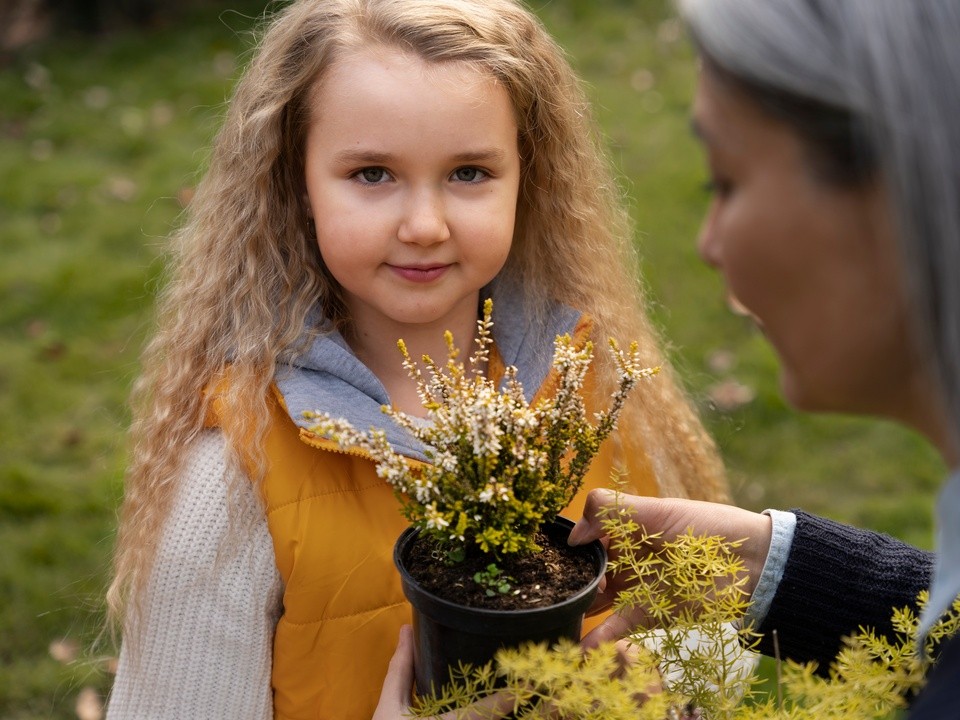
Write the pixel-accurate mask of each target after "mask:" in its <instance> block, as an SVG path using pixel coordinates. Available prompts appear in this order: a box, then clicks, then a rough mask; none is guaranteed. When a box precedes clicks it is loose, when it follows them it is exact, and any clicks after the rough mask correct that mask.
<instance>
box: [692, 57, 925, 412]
mask: <svg viewBox="0 0 960 720" xmlns="http://www.w3.org/2000/svg"><path fill="white" fill-rule="evenodd" d="M693 114H694V117H693V123H694V128H695V132H696V134H697V135H698V137H699V138H700V139H701V141H702V142H703V145H704V147H705V150H706V154H707V158H708V163H709V172H710V180H711V185H712V189H713V193H714V194H713V199H712V201H711V204H710V209H709V211H708V213H707V216H706V218H705V220H704V223H703V228H702V230H701V233H700V239H699V250H700V253H701V255H702V256H703V258H704V260H705V261H706V262H707V263H709V264H710V265H712V266H713V267H715V268H716V269H717V270H719V271H720V272H721V273H722V274H723V277H724V279H725V280H726V283H727V288H728V290H729V293H730V295H731V296H732V299H735V300H736V301H737V302H739V303H740V304H741V305H743V306H744V307H745V308H746V310H747V311H748V312H749V313H750V315H751V316H752V317H753V318H754V319H755V320H756V322H757V325H758V326H759V327H760V328H761V329H762V331H763V332H764V333H765V335H766V337H767V338H768V339H769V341H770V342H771V343H772V344H773V347H774V348H775V350H776V352H777V354H778V355H779V356H780V360H781V364H782V375H781V384H782V389H783V392H784V394H785V396H786V397H787V399H788V400H789V402H790V403H791V404H793V405H794V406H795V407H798V408H801V409H804V410H828V411H840V412H860V413H871V414H879V415H886V416H890V417H895V418H899V419H901V420H904V421H908V422H911V419H912V418H914V416H915V415H916V414H917V413H918V412H922V411H920V410H919V409H918V407H917V406H918V403H919V404H922V397H923V396H924V394H925V392H926V390H924V388H926V386H927V385H926V383H925V382H924V380H923V376H922V373H921V372H920V364H919V363H918V362H917V358H918V357H919V353H918V352H917V347H916V344H915V342H914V341H913V336H912V335H911V333H909V332H908V330H907V328H908V324H907V323H908V320H907V305H906V300H905V298H906V295H905V292H904V284H903V276H902V274H901V268H900V261H899V256H898V251H897V247H896V244H895V243H896V234H895V230H894V223H893V221H892V218H891V214H890V211H889V206H888V202H887V198H886V193H885V192H884V190H883V189H882V187H880V185H879V183H876V184H869V185H867V186H865V187H860V188H845V187H841V186H837V185H833V184H831V183H829V182H827V181H825V180H822V179H818V178H817V177H816V175H815V173H814V171H812V170H811V167H810V165H809V162H808V159H807V156H805V149H804V146H803V145H802V144H801V141H800V139H799V137H798V136H797V135H796V133H795V132H794V131H793V130H792V129H791V128H790V127H788V126H787V125H785V124H783V123H782V122H780V121H777V120H775V119H772V118H771V117H769V116H768V115H766V114H764V113H763V111H762V110H761V109H760V108H759V106H757V105H756V104H755V103H754V102H753V101H751V100H750V99H748V98H747V97H746V96H745V95H743V94H742V93H741V92H739V91H737V90H736V89H733V88H732V87H731V86H730V85H729V84H725V83H724V81H723V80H721V79H718V78H717V77H716V76H715V75H714V74H712V73H711V72H710V71H709V69H704V70H703V72H701V76H700V80H699V84H698V88H697V94H696V100H695V103H694V112H693ZM914 419H915V418H914ZM911 424H914V423H913V422H911Z"/></svg>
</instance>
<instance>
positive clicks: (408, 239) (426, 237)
mask: <svg viewBox="0 0 960 720" xmlns="http://www.w3.org/2000/svg"><path fill="white" fill-rule="evenodd" d="M397 237H398V238H399V240H400V241H401V242H405V243H416V244H418V245H431V244H433V243H438V242H443V241H445V240H448V239H449V238H450V228H449V226H448V225H447V216H446V208H445V204H444V200H443V197H442V195H441V194H440V193H439V192H437V191H433V190H421V191H417V192H415V193H411V195H410V196H409V197H408V199H407V202H406V204H405V207H404V212H403V217H402V218H401V220H400V227H399V229H398V230H397Z"/></svg>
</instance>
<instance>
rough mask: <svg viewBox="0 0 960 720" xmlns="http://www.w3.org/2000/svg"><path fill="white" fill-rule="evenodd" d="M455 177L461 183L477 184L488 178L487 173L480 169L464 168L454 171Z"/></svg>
mask: <svg viewBox="0 0 960 720" xmlns="http://www.w3.org/2000/svg"><path fill="white" fill-rule="evenodd" d="M453 176H454V177H455V178H456V179H457V180H459V181H460V182H476V181H477V180H482V179H483V178H484V177H486V173H485V172H484V171H483V170H481V169H480V168H475V167H462V168H457V169H456V170H454V171H453Z"/></svg>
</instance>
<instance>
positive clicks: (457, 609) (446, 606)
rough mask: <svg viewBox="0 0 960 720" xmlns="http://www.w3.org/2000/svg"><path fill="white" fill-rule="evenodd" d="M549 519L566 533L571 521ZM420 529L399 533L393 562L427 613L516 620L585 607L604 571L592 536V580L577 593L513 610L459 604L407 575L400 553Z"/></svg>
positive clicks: (601, 550) (413, 600) (415, 603)
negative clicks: (594, 569) (596, 566)
mask: <svg viewBox="0 0 960 720" xmlns="http://www.w3.org/2000/svg"><path fill="white" fill-rule="evenodd" d="M551 522H553V523H555V524H557V525H559V526H560V527H562V528H564V529H565V530H566V531H567V533H568V534H569V531H570V530H571V529H572V528H573V525H574V523H573V521H572V520H569V519H567V518H565V517H563V516H561V515H557V516H556V517H555V518H554V519H553V520H552V521H551ZM419 533H420V530H419V529H418V528H415V527H412V526H411V527H408V528H407V529H406V530H404V531H403V532H402V533H401V534H400V537H399V538H397V542H396V544H395V545H394V548H393V562H394V565H395V566H396V567H397V569H398V570H399V572H400V577H401V580H402V583H403V586H404V594H405V595H406V596H407V600H409V602H410V604H411V605H413V606H414V607H415V608H416V609H417V610H418V611H420V612H422V613H425V614H427V615H430V616H433V615H435V614H436V613H437V611H440V612H441V613H443V614H445V615H447V616H469V617H471V618H478V617H480V618H490V619H501V620H502V619H506V618H511V619H514V620H516V621H518V622H522V621H523V620H525V619H527V618H533V617H535V616H542V615H544V614H547V613H551V612H557V613H559V614H564V613H566V612H571V611H572V610H573V608H575V607H576V606H578V605H582V606H583V608H582V611H586V609H587V608H588V607H589V605H590V603H591V602H593V597H594V596H595V594H596V590H597V587H598V586H599V584H600V580H601V579H602V578H603V576H604V574H605V573H606V567H607V553H606V549H605V548H604V547H603V544H602V543H601V542H600V541H599V540H594V541H593V542H591V543H588V544H587V545H585V546H583V547H586V548H589V549H591V550H592V551H593V554H594V555H595V557H596V558H597V560H598V568H597V572H596V577H594V579H593V580H591V581H590V582H589V583H588V584H587V585H585V586H584V587H583V588H581V589H580V590H578V591H577V592H576V593H574V594H573V595H571V596H570V597H568V598H566V599H564V600H561V601H560V602H557V603H552V604H550V605H544V606H542V607H530V608H518V609H516V610H497V609H494V608H482V607H472V606H469V605H461V604H459V603H455V602H451V601H450V600H446V599H444V598H441V597H439V596H437V595H434V594H433V593H432V592H430V591H428V590H425V589H424V588H423V587H422V586H421V585H420V584H419V583H418V582H417V581H416V580H414V578H413V577H412V576H411V575H410V572H409V571H408V570H407V568H406V567H405V566H404V563H403V553H404V551H405V549H406V547H407V546H408V545H409V544H410V543H411V542H412V541H413V539H414V538H415V537H416V536H417V535H419ZM408 588H410V589H414V590H415V592H408Z"/></svg>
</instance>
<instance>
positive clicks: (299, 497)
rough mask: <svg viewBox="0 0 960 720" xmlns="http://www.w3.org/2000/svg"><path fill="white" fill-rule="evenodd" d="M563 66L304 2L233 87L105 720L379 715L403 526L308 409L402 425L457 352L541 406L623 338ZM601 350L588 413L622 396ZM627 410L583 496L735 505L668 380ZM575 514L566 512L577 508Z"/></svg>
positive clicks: (616, 231)
mask: <svg viewBox="0 0 960 720" xmlns="http://www.w3.org/2000/svg"><path fill="white" fill-rule="evenodd" d="M588 117H589V114H588V112H587V108H586V106H585V101H584V98H583V95H582V93H581V91H580V89H579V87H578V83H577V80H576V78H575V76H574V75H573V73H572V71H571V69H570V67H569V66H568V64H567V63H566V61H565V60H564V59H563V55H562V52H561V51H560V50H559V49H558V48H557V46H556V45H555V44H554V42H553V41H552V40H551V39H550V38H549V37H548V36H547V34H546V33H545V32H544V30H543V28H542V27H541V26H540V25H539V23H538V22H537V21H536V20H535V18H534V17H533V16H532V15H531V14H530V13H529V12H528V11H527V10H525V9H523V8H522V7H521V6H520V5H519V4H517V3H516V2H514V1H513V0H303V1H301V2H295V3H293V4H291V5H290V6H289V7H287V8H286V9H285V10H283V11H282V12H280V13H279V14H278V15H277V17H276V18H275V20H274V21H273V22H272V24H271V26H270V27H269V29H268V30H267V32H266V34H265V35H264V37H263V40H262V43H261V45H260V48H259V51H258V53H257V55H256V57H255V58H254V60H253V62H252V63H251V65H250V67H249V68H248V69H247V71H246V74H245V76H244V77H243V79H242V80H241V82H240V84H239V86H238V87H237V90H236V94H235V96H234V98H233V100H232V103H231V105H230V109H229V112H228V114H227V118H226V122H225V124H224V127H223V129H222V131H221V133H220V135H219V137H218V139H217V141H216V146H215V150H214V153H213V157H212V160H211V165H210V168H209V170H208V172H207V175H206V177H205V179H204V180H203V182H202V183H201V185H200V187H199V188H198V191H197V194H196V197H195V199H194V201H193V203H192V205H191V208H190V211H189V218H188V222H187V223H186V225H185V226H184V227H183V229H182V230H181V231H180V233H179V235H178V237H177V241H178V242H177V245H176V252H175V262H174V270H173V277H172V280H171V282H170V283H169V285H168V287H167V289H166V291H165V293H164V294H163V297H162V298H161V304H160V327H159V330H158V332H157V334H156V337H155V338H154V340H153V341H152V342H151V343H150V345H149V346H148V348H147V350H146V353H145V357H144V374H143V376H142V378H141V379H140V381H139V383H138V384H137V386H136V389H135V407H136V419H135V422H134V425H133V436H134V439H135V451H134V457H133V462H132V465H131V468H130V471H129V476H128V481H127V493H126V498H125V501H124V505H123V511H122V512H123V517H122V522H121V527H120V534H119V540H118V548H117V554H116V577H115V580H114V583H113V586H112V588H111V590H110V594H109V601H110V605H111V608H112V610H113V614H114V617H116V618H118V619H120V620H121V621H122V622H123V629H124V645H123V649H122V652H121V661H120V669H119V673H118V676H117V680H116V683H115V687H114V691H113V696H112V698H111V704H110V708H109V711H110V717H112V718H124V717H156V716H169V717H241V716H244V717H249V716H254V717H271V716H273V717H278V718H302V717H324V718H338V719H348V718H369V717H370V716H371V714H372V712H373V708H374V706H375V705H376V698H377V695H378V692H379V689H380V685H381V682H382V680H383V677H384V674H385V672H386V667H387V664H388V661H389V659H390V657H391V654H392V651H393V646H394V642H395V639H396V637H397V632H398V629H399V627H400V626H401V625H402V624H403V623H404V622H408V621H409V609H408V606H407V604H406V603H405V601H404V599H403V596H402V593H401V591H400V586H399V579H398V578H397V576H396V573H395V571H394V569H393V567H392V562H391V550H392V546H393V543H394V541H395V539H396V537H397V535H398V534H399V533H400V531H401V530H402V529H403V527H404V524H405V523H404V520H403V518H402V517H401V516H400V515H399V512H398V509H397V505H396V503H395V500H394V498H393V495H392V492H391V490H390V489H389V487H388V486H387V485H386V484H385V483H384V482H383V481H381V480H379V479H378V478H377V477H376V475H375V473H374V470H373V465H372V462H370V461H369V460H367V459H365V458H362V457H357V456H354V455H349V454H344V453H342V452H337V451H336V449H335V447H334V446H332V444H331V443H328V442H325V441H324V440H322V439H321V438H318V437H316V436H313V435H311V434H310V433H309V432H308V431H307V430H306V429H305V428H304V427H303V426H304V425H305V424H306V423H305V421H304V420H303V419H302V417H303V416H302V413H303V411H304V410H315V409H319V410H324V411H327V412H329V413H331V414H332V415H335V416H337V415H342V416H344V417H346V418H347V419H349V420H351V421H352V422H353V423H354V425H355V426H357V427H367V426H369V425H371V424H376V425H381V426H384V427H385V429H387V430H388V431H389V432H390V433H392V434H391V439H392V441H393V442H394V444H395V446H396V447H397V448H398V449H400V450H401V451H404V452H407V453H408V454H409V455H411V456H413V457H417V456H418V454H417V452H416V451H415V450H412V449H411V448H410V443H409V438H406V437H405V436H404V434H403V433H401V432H399V431H397V429H396V428H393V427H392V425H391V424H390V423H388V422H384V418H383V416H382V414H381V413H380V411H379V408H380V406H381V405H382V404H384V403H387V402H389V403H392V404H394V405H395V406H397V407H399V408H401V409H402V410H405V411H407V412H411V413H417V412H419V411H420V410H421V408H420V407H419V401H418V399H417V396H416V392H415V387H414V385H413V383H412V382H411V381H410V380H409V378H407V377H406V375H405V373H404V371H403V368H402V367H401V364H400V362H399V361H398V360H399V357H398V354H397V351H396V340H397V339H398V338H400V337H403V338H404V339H405V340H406V343H407V346H408V347H409V348H410V352H411V355H412V356H413V357H418V356H419V355H420V354H423V353H427V354H431V355H433V356H434V357H442V356H444V353H445V349H444V348H445V346H444V344H443V331H444V330H447V329H449V330H451V331H452V332H453V334H454V337H455V340H456V342H457V344H458V345H459V346H460V347H462V348H468V347H470V345H471V343H472V338H473V332H474V328H475V325H476V320H477V313H478V309H479V306H480V304H481V302H482V300H483V298H485V297H488V296H492V297H493V299H494V302H495V310H494V320H495V329H494V333H495V341H496V349H497V353H496V355H495V357H494V358H493V359H492V360H491V367H490V368H489V370H488V371H489V372H490V373H491V374H493V375H496V374H497V373H498V372H502V368H503V365H504V364H509V365H517V366H518V367H519V368H520V379H521V381H522V382H523V384H524V387H525V388H527V389H528V391H529V392H531V393H533V392H535V391H536V390H537V389H538V388H540V387H541V386H544V385H545V384H547V385H548V384H549V378H548V370H549V363H550V358H551V350H552V339H553V338H554V336H555V335H556V334H557V333H561V332H571V333H575V334H576V335H577V336H578V337H580V338H582V339H586V338H587V337H588V336H594V337H597V338H600V339H603V338H605V337H607V336H614V337H617V338H623V339H634V338H635V339H638V340H639V342H640V344H641V346H642V347H643V348H644V350H645V353H646V354H647V357H646V358H645V360H644V362H646V363H647V364H651V365H653V364H661V363H662V362H663V358H662V356H661V354H660V351H659V349H658V347H657V340H656V338H655V336H654V332H653V330H652V329H651V327H650V325H649V323H648V321H647V319H646V318H645V317H644V314H643V312H642V309H641V306H640V305H638V302H637V297H638V296H637V288H636V282H635V281H636V277H637V271H636V265H635V264H634V261H633V258H632V254H631V249H630V245H629V241H628V237H629V233H628V228H627V223H626V222H625V219H624V213H623V210H622V209H621V207H620V206H619V205H618V197H617V191H616V188H615V184H614V181H613V179H612V177H611V174H610V172H609V169H608V167H607V165H606V164H605V162H604V161H603V160H602V156H601V153H600V151H599V149H598V144H597V142H596V139H595V135H594V133H593V129H592V127H591V125H590V122H589V120H588ZM611 365H612V363H608V362H606V361H605V360H604V358H603V357H602V356H601V357H600V358H599V363H598V364H597V366H596V370H595V373H594V376H593V377H592V378H591V383H592V387H593V388H594V390H595V392H594V397H596V398H597V399H598V401H602V399H603V398H604V397H605V396H606V394H607V391H608V390H609V389H610V388H612V387H613V383H614V380H615V378H614V369H613V368H612V367H611ZM644 390H645V391H644V392H643V393H638V399H637V401H636V402H635V404H634V406H633V407H632V408H631V409H630V412H629V414H628V415H626V416H624V417H623V419H622V420H621V426H622V428H624V430H623V432H621V434H620V435H619V436H618V438H617V439H616V441H615V442H608V443H607V445H606V447H605V448H604V449H603V451H602V453H601V455H600V456H599V457H598V459H597V460H596V462H595V463H594V466H593V468H592V471H591V475H590V477H589V478H588V480H587V487H596V486H598V485H602V484H605V483H607V482H608V480H609V477H610V473H611V472H612V471H614V470H617V471H620V472H622V473H623V474H624V478H625V480H626V482H627V483H628V485H629V486H630V487H631V488H632V489H633V490H634V491H635V492H638V493H642V494H661V495H679V496H691V497H700V498H705V499H713V500H720V499H724V498H725V488H724V481H723V476H722V470H721V468H720V464H719V462H718V460H717V457H716V454H715V451H714V448H713V446H712V444H711V443H710V442H709V440H708V439H707V437H706V436H705V434H704V432H703V430H702V428H701V426H700V424H699V422H698V421H697V418H696V416H695V414H694V412H693V410H692V409H691V407H690V405H689V404H688V402H687V401H686V399H685V398H684V397H683V395H682V394H681V392H680V391H679V390H678V388H677V386H676V385H675V384H674V383H673V382H671V381H670V379H669V376H668V377H666V378H660V379H658V380H657V381H656V382H654V383H651V384H650V385H649V389H648V388H645V389H644ZM581 508H582V497H580V498H578V499H577V500H576V501H575V503H574V506H572V507H571V508H570V509H569V512H570V513H577V512H579V511H580V509H581Z"/></svg>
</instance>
